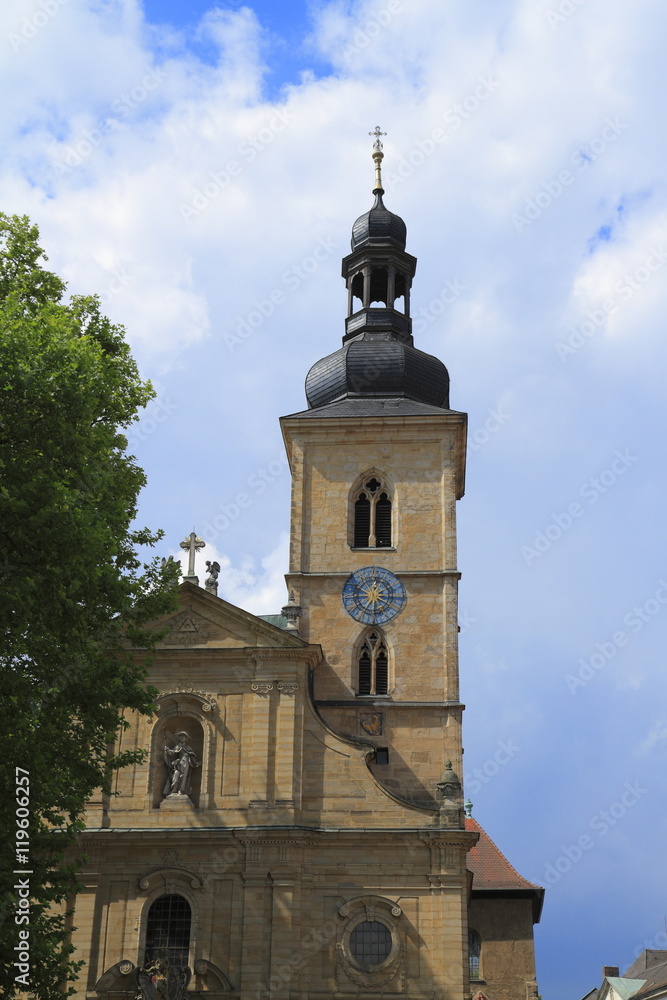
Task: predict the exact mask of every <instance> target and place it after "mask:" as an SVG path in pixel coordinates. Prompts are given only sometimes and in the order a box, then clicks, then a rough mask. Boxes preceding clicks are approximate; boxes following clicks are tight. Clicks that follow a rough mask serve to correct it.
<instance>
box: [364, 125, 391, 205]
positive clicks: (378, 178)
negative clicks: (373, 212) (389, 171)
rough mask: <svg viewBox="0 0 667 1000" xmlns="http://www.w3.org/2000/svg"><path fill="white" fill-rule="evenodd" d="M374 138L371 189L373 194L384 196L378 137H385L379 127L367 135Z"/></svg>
mask: <svg viewBox="0 0 667 1000" xmlns="http://www.w3.org/2000/svg"><path fill="white" fill-rule="evenodd" d="M368 134H369V135H372V136H374V137H375V142H374V143H373V160H374V161H375V187H374V188H373V194H377V193H379V194H384V188H383V187H382V171H381V169H380V168H381V165H382V161H383V159H384V153H383V152H382V139H381V138H380V136H382V135H386V134H387V133H386V132H383V131H382V130H381V129H380V126H379V125H376V126H375V128H374V129H373V131H372V132H369V133H368Z"/></svg>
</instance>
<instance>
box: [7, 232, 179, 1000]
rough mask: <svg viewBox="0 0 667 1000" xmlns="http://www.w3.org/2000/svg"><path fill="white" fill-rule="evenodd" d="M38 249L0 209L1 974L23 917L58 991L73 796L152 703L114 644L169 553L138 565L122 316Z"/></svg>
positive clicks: (48, 993) (81, 798) (80, 807)
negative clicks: (20, 783)
mask: <svg viewBox="0 0 667 1000" xmlns="http://www.w3.org/2000/svg"><path fill="white" fill-rule="evenodd" d="M45 260H46V258H45V257H44V254H43V252H42V250H41V248H40V246H39V243H38V231H37V229H36V227H35V226H32V225H31V224H30V222H29V220H28V219H27V218H25V217H22V218H19V217H7V216H5V215H2V214H0V542H1V548H0V579H1V581H2V590H3V599H2V602H0V668H1V670H2V688H1V697H2V704H3V707H4V711H3V717H4V722H5V726H6V727H7V728H8V733H6V734H5V748H9V749H10V751H11V752H10V753H9V755H7V754H5V760H4V764H3V766H2V767H1V768H0V775H1V776H2V777H1V782H2V788H1V790H2V793H3V809H2V810H1V811H0V817H1V818H0V837H1V842H2V848H1V850H2V852H3V854H4V857H3V859H2V874H1V875H0V878H2V884H1V888H2V898H1V902H0V907H1V909H0V943H1V945H2V968H1V969H0V992H1V993H2V995H3V996H6V997H11V996H13V995H15V993H16V992H18V990H19V988H21V987H23V988H24V989H25V985H24V984H25V982H26V981H25V979H24V980H22V981H19V982H16V980H15V977H16V975H17V972H19V973H20V969H19V967H18V966H15V965H14V962H15V960H16V958H17V953H16V952H15V951H14V947H15V945H16V943H17V938H18V932H19V930H20V929H21V928H23V929H26V928H27V929H29V935H30V936H29V950H30V979H29V982H30V986H29V989H30V992H32V993H33V994H34V995H35V996H37V997H39V998H40V1000H56V998H57V1000H60V998H62V997H64V996H66V995H68V993H71V992H72V987H71V982H72V979H73V978H74V977H75V974H76V968H77V963H76V962H74V961H73V960H72V956H71V949H70V947H69V945H68V944H67V935H66V931H67V926H66V925H67V920H68V917H67V914H66V910H67V900H68V899H70V898H71V895H72V893H73V891H74V889H75V885H76V881H75V872H74V866H68V865H66V864H65V862H64V857H65V852H66V850H67V849H69V848H71V846H72V845H73V844H74V842H75V840H76V835H77V833H78V832H79V831H80V830H81V829H82V827H83V819H84V806H85V803H86V800H87V799H89V798H90V797H91V796H92V794H93V793H94V792H95V791H96V790H97V789H100V788H101V789H102V792H103V793H104V794H110V793H111V779H112V776H113V773H114V772H115V771H116V770H117V769H118V768H120V767H122V766H124V765H126V764H128V763H130V762H131V761H132V760H134V759H137V754H136V752H135V753H133V752H124V753H120V754H117V755H115V756H114V754H113V752H112V750H111V748H112V747H113V744H114V741H115V739H116V737H117V735H118V733H119V730H120V729H121V728H122V726H123V710H125V709H130V710H135V711H138V712H142V713H147V712H149V711H150V710H151V707H152V705H153V695H154V692H153V691H152V690H151V689H149V688H147V687H146V686H145V685H144V683H143V681H144V676H145V673H144V669H143V667H142V666H141V665H140V664H138V663H137V662H136V661H135V660H134V659H133V657H132V655H131V654H130V652H129V649H128V646H130V645H131V646H135V647H144V648H147V649H150V647H151V645H152V643H153V642H154V641H155V634H154V633H151V632H146V631H145V630H144V628H143V626H144V625H145V624H146V623H147V622H149V621H151V620H152V619H154V618H156V617H158V616H159V615H162V614H164V613H165V612H167V611H169V610H171V609H172V608H173V607H174V606H175V602H176V591H175V588H174V583H175V579H174V574H175V572H176V571H175V569H174V568H173V567H172V566H167V567H166V568H164V569H162V568H160V567H159V566H158V564H157V560H153V561H152V562H151V563H149V564H147V565H142V563H141V561H140V559H139V556H138V554H137V546H138V545H153V544H154V543H155V542H156V541H157V540H158V539H159V537H161V534H160V533H157V534H155V533H151V532H150V531H148V530H147V529H143V530H137V529H135V528H133V521H134V518H135V516H136V512H137V497H138V494H139V491H140V490H141V488H142V486H143V485H144V482H145V477H144V473H143V472H142V470H141V469H140V468H139V467H138V466H137V465H136V463H135V461H134V459H133V457H132V456H129V455H127V454H126V447H127V440H126V438H125V437H124V435H123V429H124V428H127V427H128V426H129V425H130V424H131V423H132V422H133V421H134V420H135V419H136V418H137V411H138V410H140V409H141V408H142V407H144V406H145V405H146V403H147V402H148V401H149V400H150V399H151V398H152V397H153V395H154V393H153V390H152V387H151V386H150V383H147V382H142V380H141V379H140V377H139V373H138V370H137V366H136V364H135V362H134V360H133V359H132V357H131V354H130V351H129V348H128V346H127V344H126V342H125V340H124V338H123V330H122V328H121V327H119V326H116V325H114V324H112V323H111V322H110V321H109V320H108V319H107V318H106V317H105V316H103V315H102V314H101V313H100V309H99V302H98V300H97V299H96V298H95V297H76V296H75V297H73V298H71V299H70V300H68V301H66V300H65V299H64V292H65V285H64V283H63V282H62V281H61V279H60V278H59V277H57V276H56V275H55V274H52V273H50V272H49V271H47V270H45V268H44V266H43V262H44V261H45ZM17 767H18V768H21V769H23V770H22V771H21V772H20V774H21V775H23V774H24V773H26V774H28V777H29V799H30V805H29V808H28V812H29V817H28V826H27V835H28V838H29V839H28V840H27V841H26V840H22V841H20V842H19V843H20V844H21V845H25V844H26V843H27V844H28V845H29V855H28V856H29V864H27V865H26V864H23V863H21V861H20V858H19V857H18V855H17V852H16V837H17V835H16V830H17V819H19V818H20V817H17V815H16V804H15V803H16V802H17V801H18V800H17V798H16V796H17V791H16V782H15V776H16V774H17V772H16V771H15V768H17ZM24 793H25V787H22V789H21V792H20V793H19V798H20V801H21V802H23V801H24V799H25V798H26V796H25V794H24ZM19 811H20V812H21V815H23V811H22V809H20V810H19ZM19 836H22V837H23V836H25V834H20V835H19ZM16 870H23V875H12V872H14V871H16ZM26 871H27V872H30V873H31V874H29V875H26V874H25V872H26ZM27 878H29V883H30V910H29V917H30V921H29V924H19V923H17V922H16V919H15V918H16V914H17V906H18V905H19V903H18V899H19V896H20V894H19V892H18V890H17V889H16V888H15V884H16V883H17V882H19V881H20V880H21V879H27ZM68 983H69V984H70V985H67V984H68Z"/></svg>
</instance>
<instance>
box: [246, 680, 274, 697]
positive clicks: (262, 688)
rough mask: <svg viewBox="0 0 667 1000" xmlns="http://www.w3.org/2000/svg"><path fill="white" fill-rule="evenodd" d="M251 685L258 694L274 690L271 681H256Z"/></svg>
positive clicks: (265, 693)
mask: <svg viewBox="0 0 667 1000" xmlns="http://www.w3.org/2000/svg"><path fill="white" fill-rule="evenodd" d="M250 686H251V688H252V690H253V691H254V692H255V693H256V694H261V695H267V694H268V693H269V691H273V684H272V683H271V681H254V682H253V683H252V684H251V685H250Z"/></svg>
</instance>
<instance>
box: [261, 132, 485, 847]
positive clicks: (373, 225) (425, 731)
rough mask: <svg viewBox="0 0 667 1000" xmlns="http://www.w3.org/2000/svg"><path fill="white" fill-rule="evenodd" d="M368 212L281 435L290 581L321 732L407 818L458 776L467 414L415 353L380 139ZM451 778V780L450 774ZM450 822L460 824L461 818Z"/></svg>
mask: <svg viewBox="0 0 667 1000" xmlns="http://www.w3.org/2000/svg"><path fill="white" fill-rule="evenodd" d="M371 134H372V135H374V137H375V142H374V147H373V160H374V162H375V186H374V189H373V195H374V198H375V200H374V203H373V205H372V207H371V208H370V210H369V211H368V212H366V213H365V214H364V215H362V216H360V217H359V218H358V219H357V220H356V222H355V223H354V225H353V227H352V241H351V252H350V253H349V254H348V255H347V256H346V257H345V258H344V259H343V264H342V275H343V278H344V279H345V283H346V287H347V301H348V309H347V312H348V315H347V317H346V319H345V332H344V335H343V342H342V346H341V347H340V348H339V349H338V350H337V351H335V352H334V353H333V354H330V355H328V356H327V357H325V358H323V359H322V360H320V361H318V362H316V363H315V364H314V365H313V366H312V368H311V369H310V371H309V372H308V375H307V378H306V397H307V400H308V409H307V410H305V411H303V412H301V413H295V414H292V415H290V416H287V417H283V418H282V421H281V424H282V429H283V435H284V439H285V444H286V447H287V453H288V456H289V461H290V466H291V471H292V513H291V549H290V566H289V573H288V576H287V582H288V586H289V588H290V590H291V591H292V592H293V593H294V597H295V603H296V604H297V605H299V606H300V608H301V622H300V634H301V636H302V638H304V639H305V640H306V641H309V642H313V641H317V642H319V643H321V645H322V648H323V651H324V661H323V662H322V663H321V664H320V665H319V666H318V667H317V669H316V670H315V672H314V679H313V697H314V701H315V704H316V706H317V708H318V710H319V712H320V714H321V715H322V717H323V718H324V720H325V721H326V722H327V723H328V724H329V725H330V726H331V727H332V728H333V729H334V730H336V731H337V732H339V733H341V734H344V735H345V736H349V737H354V738H356V739H362V740H365V741H367V742H368V741H370V742H371V743H372V744H373V745H374V746H375V748H376V753H375V757H374V761H373V762H372V763H371V765H370V766H371V769H372V770H373V773H374V775H375V776H376V778H377V779H378V780H379V781H380V783H381V784H382V785H383V786H384V787H385V788H386V790H387V791H388V792H390V793H391V794H393V795H395V796H397V797H398V798H400V799H401V800H403V801H407V802H410V803H412V804H414V805H420V806H422V807H424V806H431V807H433V806H434V805H435V803H439V802H441V801H442V798H441V791H440V792H439V790H438V785H439V782H441V778H442V775H443V765H444V764H445V762H446V761H451V764H452V767H453V771H454V776H456V775H457V774H461V767H462V764H461V754H462V750H461V712H462V708H463V706H462V705H461V704H460V701H459V681H458V659H457V645H458V643H457V631H458V626H457V586H458V580H459V572H458V569H457V562H456V512H455V504H456V501H457V500H458V499H459V498H460V497H461V496H462V495H463V489H464V474H465V443H466V415H465V414H464V413H459V412H457V411H455V410H452V409H450V407H449V375H448V373H447V369H446V368H445V366H444V364H443V363H442V362H441V361H440V360H438V359H437V358H435V357H432V356H431V355H429V354H426V353H424V352H423V351H421V350H419V349H418V348H417V347H415V346H414V342H413V337H412V321H411V318H410V289H411V285H412V280H413V277H414V275H415V270H416V265H417V261H416V259H415V258H414V257H413V256H411V255H410V254H409V253H407V252H406V249H405V246H406V235H407V233H406V226H405V223H404V221H403V220H402V219H401V218H400V217H399V216H398V215H395V214H394V213H393V212H390V211H389V210H388V209H387V208H386V207H385V205H384V201H383V195H384V191H383V188H382V178H381V163H382V158H383V152H382V143H381V140H380V135H381V134H382V133H380V131H379V128H376V130H375V132H374V133H371ZM449 773H451V770H450V772H449ZM457 808H458V809H459V811H458V813H457V816H456V817H454V816H452V817H451V820H450V821H451V823H452V825H454V826H457V827H462V826H463V817H462V813H461V810H460V807H457Z"/></svg>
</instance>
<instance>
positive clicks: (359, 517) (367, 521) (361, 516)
mask: <svg viewBox="0 0 667 1000" xmlns="http://www.w3.org/2000/svg"><path fill="white" fill-rule="evenodd" d="M370 533H371V502H370V500H369V499H368V497H367V496H366V494H365V493H361V494H360V495H359V497H358V498H357V500H356V501H355V504H354V544H355V547H356V548H359V549H364V548H366V546H367V545H368V539H369V536H370Z"/></svg>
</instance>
